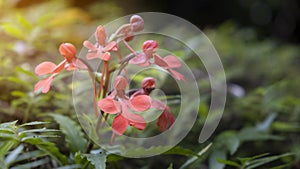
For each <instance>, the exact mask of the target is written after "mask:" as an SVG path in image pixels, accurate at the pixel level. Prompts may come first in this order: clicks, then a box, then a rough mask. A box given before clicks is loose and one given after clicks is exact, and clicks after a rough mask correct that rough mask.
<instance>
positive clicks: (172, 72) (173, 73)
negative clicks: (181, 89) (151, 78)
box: [168, 69, 186, 81]
mask: <svg viewBox="0 0 300 169" xmlns="http://www.w3.org/2000/svg"><path fill="white" fill-rule="evenodd" d="M168 71H169V72H170V73H171V75H172V76H173V77H174V78H175V79H176V80H183V81H186V80H185V78H184V76H183V75H182V74H181V73H179V72H177V71H175V70H173V69H168Z"/></svg>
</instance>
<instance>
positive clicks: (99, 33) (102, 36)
mask: <svg viewBox="0 0 300 169" xmlns="http://www.w3.org/2000/svg"><path fill="white" fill-rule="evenodd" d="M95 37H96V40H97V42H98V44H99V45H101V46H104V45H105V43H106V32H105V29H104V28H103V26H102V25H99V26H98V27H97V29H96V32H95Z"/></svg>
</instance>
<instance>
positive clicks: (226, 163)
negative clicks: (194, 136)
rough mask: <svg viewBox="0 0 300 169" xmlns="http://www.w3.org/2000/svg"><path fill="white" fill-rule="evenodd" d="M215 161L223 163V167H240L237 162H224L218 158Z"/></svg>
mask: <svg viewBox="0 0 300 169" xmlns="http://www.w3.org/2000/svg"><path fill="white" fill-rule="evenodd" d="M217 161H218V162H219V163H223V164H225V165H230V166H234V167H241V165H240V164H238V163H237V162H234V161H229V160H224V159H220V158H218V159H217Z"/></svg>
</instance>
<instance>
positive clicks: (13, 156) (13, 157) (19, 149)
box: [5, 144, 24, 165]
mask: <svg viewBox="0 0 300 169" xmlns="http://www.w3.org/2000/svg"><path fill="white" fill-rule="evenodd" d="M23 149H24V146H23V145H22V144H20V145H19V146H18V147H17V148H15V149H14V150H13V151H11V152H10V153H9V155H8V156H7V157H6V158H5V163H6V164H8V165H9V164H10V163H12V162H13V161H15V160H16V158H17V157H18V155H19V154H20V153H21V152H22V151H23Z"/></svg>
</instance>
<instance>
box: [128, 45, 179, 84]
mask: <svg viewBox="0 0 300 169" xmlns="http://www.w3.org/2000/svg"><path fill="white" fill-rule="evenodd" d="M157 48H158V44H157V42H156V41H155V40H147V41H145V42H144V43H143V46H142V49H143V52H142V53H138V54H137V55H136V56H135V57H134V58H132V59H130V61H129V63H130V64H135V65H138V66H149V65H150V64H156V65H158V66H160V67H162V68H164V69H165V70H167V71H168V72H169V73H170V74H171V75H172V76H173V77H174V78H175V79H176V80H184V81H185V78H184V76H183V75H182V74H181V73H179V72H177V71H176V70H174V68H179V67H181V63H180V61H179V60H178V59H177V57H175V56H172V55H167V56H165V57H164V58H162V57H161V56H159V55H158V54H156V53H155V51H156V49H157ZM151 58H154V61H151Z"/></svg>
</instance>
